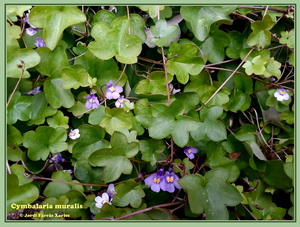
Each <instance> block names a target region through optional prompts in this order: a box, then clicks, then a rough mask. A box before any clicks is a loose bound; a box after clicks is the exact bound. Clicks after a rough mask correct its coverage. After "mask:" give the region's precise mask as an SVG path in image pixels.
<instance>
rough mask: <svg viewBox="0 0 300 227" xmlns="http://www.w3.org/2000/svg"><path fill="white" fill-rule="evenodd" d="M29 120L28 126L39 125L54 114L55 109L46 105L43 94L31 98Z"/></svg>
mask: <svg viewBox="0 0 300 227" xmlns="http://www.w3.org/2000/svg"><path fill="white" fill-rule="evenodd" d="M30 108H31V120H30V121H29V122H28V125H40V124H43V123H44V122H45V118H46V117H49V116H52V115H54V114H55V113H56V111H57V109H54V108H52V107H51V106H49V105H48V102H47V100H46V97H45V93H44V92H40V93H38V94H36V95H34V96H33V98H32V103H31V106H30Z"/></svg>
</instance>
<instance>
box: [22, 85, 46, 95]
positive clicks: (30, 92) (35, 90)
mask: <svg viewBox="0 0 300 227" xmlns="http://www.w3.org/2000/svg"><path fill="white" fill-rule="evenodd" d="M41 87H42V86H38V87H36V88H34V89H32V90H31V91H28V92H23V94H26V95H35V94H38V93H40V92H42V91H41Z"/></svg>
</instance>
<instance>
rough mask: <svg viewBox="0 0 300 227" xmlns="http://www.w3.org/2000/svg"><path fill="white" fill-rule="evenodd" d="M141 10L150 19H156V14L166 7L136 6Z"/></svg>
mask: <svg viewBox="0 0 300 227" xmlns="http://www.w3.org/2000/svg"><path fill="white" fill-rule="evenodd" d="M138 7H139V8H140V9H141V10H143V11H145V12H148V14H149V16H150V17H151V18H154V17H157V15H158V13H159V12H160V11H163V10H164V9H165V7H166V6H162V5H157V6H154V5H139V6H138Z"/></svg>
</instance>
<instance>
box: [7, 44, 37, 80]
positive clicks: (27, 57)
mask: <svg viewBox="0 0 300 227" xmlns="http://www.w3.org/2000/svg"><path fill="white" fill-rule="evenodd" d="M40 60H41V57H40V56H39V55H38V53H37V52H36V51H35V50H32V49H29V48H26V49H20V48H18V47H12V46H8V47H7V63H6V76H7V77H12V78H20V77H21V75H22V67H23V64H22V62H24V74H23V75H22V78H29V77H30V74H29V72H27V69H29V68H32V67H34V66H36V65H37V64H39V63H40ZM19 65H21V66H22V67H18V66H19Z"/></svg>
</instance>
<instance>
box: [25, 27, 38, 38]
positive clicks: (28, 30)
mask: <svg viewBox="0 0 300 227" xmlns="http://www.w3.org/2000/svg"><path fill="white" fill-rule="evenodd" d="M38 30H39V29H38V28H26V33H27V35H29V36H33V35H35V34H36V33H37V31H38Z"/></svg>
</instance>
